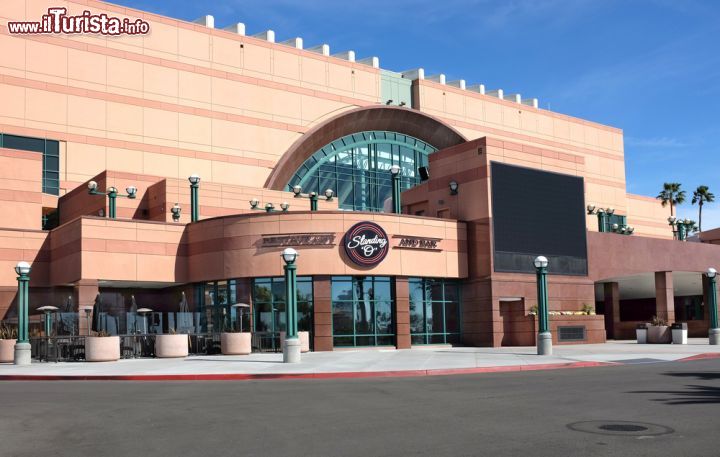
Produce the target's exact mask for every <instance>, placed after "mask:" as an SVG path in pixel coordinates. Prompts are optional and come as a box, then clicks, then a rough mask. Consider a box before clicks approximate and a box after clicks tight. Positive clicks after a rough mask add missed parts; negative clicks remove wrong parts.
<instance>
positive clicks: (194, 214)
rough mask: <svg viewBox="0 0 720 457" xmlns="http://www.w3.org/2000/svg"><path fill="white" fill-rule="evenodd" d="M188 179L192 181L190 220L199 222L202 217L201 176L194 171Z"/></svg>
mask: <svg viewBox="0 0 720 457" xmlns="http://www.w3.org/2000/svg"><path fill="white" fill-rule="evenodd" d="M188 181H190V220H191V221H192V222H197V221H198V220H199V219H200V206H199V203H198V189H199V188H200V176H199V175H198V174H196V173H193V174H191V175H190V176H189V177H188Z"/></svg>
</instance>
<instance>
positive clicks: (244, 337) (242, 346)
mask: <svg viewBox="0 0 720 457" xmlns="http://www.w3.org/2000/svg"><path fill="white" fill-rule="evenodd" d="M232 308H234V309H237V310H238V314H239V316H240V325H239V328H234V327H233V325H232V324H231V323H230V322H228V321H229V320H228V319H227V318H223V331H222V333H220V352H221V353H222V354H223V355H248V354H250V353H251V352H252V334H251V333H250V332H243V331H242V310H243V308H249V305H246V304H244V303H236V304H234V305H232ZM223 311H224V310H223Z"/></svg>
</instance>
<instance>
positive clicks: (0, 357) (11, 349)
mask: <svg viewBox="0 0 720 457" xmlns="http://www.w3.org/2000/svg"><path fill="white" fill-rule="evenodd" d="M16 340H17V329H16V328H15V327H10V326H9V325H7V324H5V323H3V324H0V363H12V362H14V361H15V342H16Z"/></svg>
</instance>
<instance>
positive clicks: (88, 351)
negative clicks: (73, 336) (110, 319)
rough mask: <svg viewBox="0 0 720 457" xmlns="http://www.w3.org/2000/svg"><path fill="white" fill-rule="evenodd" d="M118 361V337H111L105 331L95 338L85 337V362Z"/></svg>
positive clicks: (98, 333)
mask: <svg viewBox="0 0 720 457" xmlns="http://www.w3.org/2000/svg"><path fill="white" fill-rule="evenodd" d="M119 359H120V337H119V336H117V335H116V336H112V335H110V334H109V333H108V332H106V331H105V330H101V331H99V332H97V336H86V337H85V361H87V362H113V361H115V360H119Z"/></svg>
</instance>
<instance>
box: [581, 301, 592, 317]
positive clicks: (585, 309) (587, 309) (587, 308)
mask: <svg viewBox="0 0 720 457" xmlns="http://www.w3.org/2000/svg"><path fill="white" fill-rule="evenodd" d="M582 314H584V315H587V316H594V315H595V308H593V307H592V305H590V304H588V303H583V305H582Z"/></svg>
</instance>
